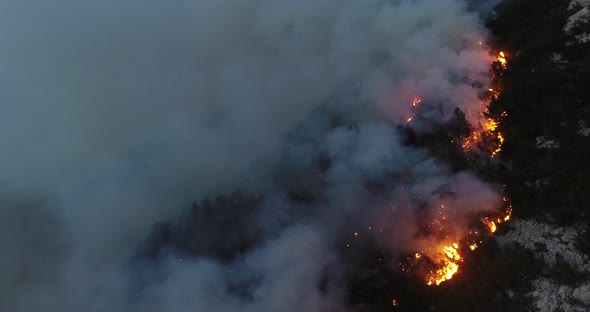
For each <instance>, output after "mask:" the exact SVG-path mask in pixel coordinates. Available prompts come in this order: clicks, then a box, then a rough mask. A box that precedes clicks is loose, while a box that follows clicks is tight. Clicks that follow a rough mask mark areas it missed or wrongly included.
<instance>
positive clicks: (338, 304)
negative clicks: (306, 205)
mask: <svg viewBox="0 0 590 312" xmlns="http://www.w3.org/2000/svg"><path fill="white" fill-rule="evenodd" d="M466 8H467V5H466V3H464V2H463V1H460V0H416V1H401V0H400V1H397V0H391V1H383V0H300V1H292V0H248V1H238V0H182V1H156V0H144V1H140V0H131V1H124V2H122V1H114V0H103V1H90V0H87V1H73V0H72V1H69V0H54V1H43V0H38V1H35V0H19V1H16V0H0V46H1V49H0V107H1V109H2V111H1V112H2V114H0V142H2V146H3V148H2V154H1V156H0V220H1V221H0V222H1V223H0V237H1V239H0V244H1V245H0V248H2V256H1V257H0V276H2V279H1V280H0V310H2V311H15V312H21V311H23V312H24V311H34V310H42V311H80V310H86V311H107V310H110V311H136V310H137V311H185V310H186V311H188V310H190V311H238V310H239V311H242V310H243V311H278V310H281V311H323V310H326V309H328V310H329V309H338V310H341V309H343V308H344V307H343V306H342V305H343V302H344V299H342V297H341V295H342V293H341V292H340V291H339V289H338V287H337V286H332V287H328V290H326V291H319V290H317V284H318V283H319V282H320V280H321V279H322V278H323V277H322V276H323V274H327V273H325V267H326V266H328V265H332V264H334V263H337V261H338V260H337V257H336V256H335V255H334V253H333V252H332V247H333V246H332V241H331V239H332V238H333V237H334V233H333V230H334V229H333V228H330V229H328V228H326V227H325V226H322V225H321V224H317V223H313V222H312V223H306V224H307V225H305V224H299V223H297V224H295V225H292V226H290V227H288V228H287V229H284V228H281V226H277V225H276V224H274V225H273V224H272V223H273V221H272V220H270V221H269V220H267V219H273V218H275V217H276V218H288V216H283V215H282V214H281V213H279V212H277V211H282V209H283V207H281V205H283V201H282V200H281V199H280V198H279V199H277V200H275V201H269V200H267V201H265V203H264V204H265V206H264V209H262V210H261V211H263V212H264V213H262V214H260V215H258V216H257V218H258V219H260V220H263V221H264V222H268V223H269V224H271V225H268V227H272V228H273V230H272V231H270V230H269V232H272V233H273V235H272V238H266V239H264V238H263V239H262V241H263V242H262V243H261V245H260V246H259V247H257V248H255V249H254V250H253V251H251V252H249V253H247V254H245V255H244V256H243V257H241V258H240V259H239V260H235V261H233V262H231V263H218V262H215V261H213V260H210V259H209V260H208V259H205V258H202V259H188V260H185V261H183V262H182V263H180V261H178V259H171V260H169V262H167V263H166V264H162V265H163V266H165V267H166V268H167V269H166V272H167V274H166V277H165V280H164V281H163V282H162V283H160V284H158V285H157V286H151V288H150V289H149V290H146V291H145V292H147V294H145V293H142V294H140V295H133V294H132V293H133V291H132V288H133V287H132V286H131V284H132V282H131V281H130V278H129V276H128V275H127V274H126V273H125V272H124V271H125V270H126V269H124V267H125V264H126V263H127V262H128V260H129V259H130V257H131V256H132V255H133V254H134V253H135V252H136V247H137V246H138V245H139V244H140V242H141V241H142V240H143V239H144V238H145V237H146V236H147V233H148V232H149V230H150V227H151V226H152V225H153V224H154V223H155V222H159V221H163V220H169V219H174V218H176V217H177V216H178V215H179V214H180V213H181V212H182V211H183V209H184V208H185V207H187V205H189V204H190V203H191V201H192V200H194V199H196V198H200V197H202V196H204V195H207V194H210V193H213V192H225V191H229V190H232V189H234V188H241V189H244V190H247V191H256V192H261V191H264V190H268V189H272V188H273V186H272V183H273V181H274V180H273V179H271V173H272V170H273V168H275V166H276V165H278V164H279V160H280V159H281V157H284V156H285V155H283V154H282V153H283V151H284V146H285V145H288V146H291V147H290V148H291V152H292V153H287V154H288V156H289V157H290V158H289V157H288V161H287V162H286V165H287V166H288V167H292V168H297V167H302V168H305V167H306V166H307V165H306V162H307V161H310V160H309V157H310V156H309V155H312V154H311V153H315V152H322V153H325V154H327V155H328V156H329V157H331V158H332V159H333V164H332V167H331V168H330V170H329V171H328V172H327V173H326V181H325V183H326V185H327V186H326V193H327V195H326V202H325V203H324V204H323V205H321V206H322V207H319V208H318V209H324V210H323V211H322V213H318V215H319V214H322V215H327V216H329V218H332V219H334V220H335V221H334V222H335V223H336V224H345V223H348V222H349V221H346V220H345V218H348V217H350V216H355V215H364V214H365V213H364V212H363V210H362V206H363V201H365V200H366V199H367V198H366V197H367V196H366V194H365V195H359V194H361V193H362V192H363V191H362V190H361V188H362V185H361V183H362V180H363V179H364V178H366V177H367V176H369V177H379V176H380V175H382V173H383V172H389V173H396V174H399V175H403V174H405V175H406V176H408V177H411V178H412V179H415V180H416V181H414V182H411V183H410V182H408V183H407V184H408V185H409V186H412V185H413V187H420V185H426V184H425V183H428V181H431V182H432V183H433V185H436V186H433V188H436V187H438V185H440V184H445V183H448V180H449V179H451V180H452V179H454V177H450V176H449V175H450V171H449V170H448V169H447V168H446V167H445V166H444V165H441V164H436V163H435V161H434V160H432V159H431V158H430V157H429V156H428V155H427V153H426V152H424V151H422V150H419V149H413V148H408V147H406V146H404V145H403V144H402V138H401V134H400V133H398V131H397V130H395V128H394V126H395V125H397V124H398V123H400V122H401V121H403V120H405V118H407V117H409V116H410V115H411V114H412V107H411V103H412V99H413V98H414V97H415V96H420V97H422V99H423V103H425V104H424V106H423V110H424V112H423V117H424V118H423V120H424V121H423V124H422V125H420V124H419V123H417V124H416V126H415V127H416V129H417V131H429V130H428V129H430V127H431V126H432V125H433V124H442V123H444V122H446V121H448V120H449V119H450V118H451V116H452V112H453V110H454V108H455V107H460V108H461V109H462V110H463V111H464V112H465V113H466V115H467V118H468V120H470V121H472V122H475V121H477V119H478V118H479V117H478V116H479V114H478V111H477V109H478V108H479V107H478V104H479V99H478V97H477V96H478V95H477V90H476V89H473V88H470V87H469V85H467V84H465V83H464V81H463V80H462V79H463V77H467V76H470V77H479V76H480V75H481V73H485V72H486V71H487V68H488V65H489V63H488V61H487V59H486V56H485V54H484V53H482V51H481V50H480V47H479V46H478V45H477V41H478V40H479V39H481V37H482V36H483V33H482V30H481V27H480V24H479V21H478V17H477V15H475V14H472V13H468V12H467V11H466ZM352 90H355V91H352ZM322 109H323V110H325V111H327V112H329V113H325V111H324V113H322V114H326V115H329V114H332V113H333V114H337V115H340V116H344V118H345V119H346V120H347V121H350V122H353V123H355V124H358V125H360V130H359V131H351V130H350V129H348V130H347V128H346V127H336V128H335V129H325V128H322V127H321V126H320V127H319V128H321V129H318V128H314V127H313V126H312V127H307V128H305V129H304V130H302V131H303V132H305V135H306V139H305V140H306V141H305V143H303V144H293V143H292V142H290V139H289V138H288V137H289V136H288V135H287V134H289V133H292V132H293V129H295V127H296V126H298V125H300V124H302V123H304V122H308V121H310V120H311V121H313V122H315V121H316V120H321V118H323V116H324V115H322V114H320V113H318V111H321V110H322ZM313 122H312V123H313ZM319 123H321V122H319ZM453 181H454V180H453ZM396 183H397V182H396ZM457 183H458V182H457ZM395 185H398V184H395ZM472 185H473V184H472ZM424 187H425V188H426V189H428V187H427V186H424ZM473 191H474V192H475V191H477V192H484V193H486V194H488V195H486V196H488V197H486V198H488V204H489V206H486V207H481V209H482V210H483V209H489V208H490V207H492V206H493V205H494V203H495V201H497V196H496V195H493V192H492V191H491V190H490V189H489V187H488V186H486V185H485V184H483V183H482V184H479V186H478V188H477V190H473ZM396 192H397V191H395V192H392V194H391V195H390V197H391V200H397V201H399V202H400V203H401V202H403V201H404V199H403V197H404V196H405V195H403V194H399V195H398V194H397V193H396ZM466 193H471V190H468V191H466ZM406 195H407V194H406ZM279 197H280V196H279ZM471 203H472V199H469V198H468V199H466V202H465V205H466V206H469V207H471V206H470V205H471ZM406 208H412V205H408V206H407V207H406ZM375 209H378V208H375ZM478 209H479V208H478ZM373 212H374V211H371V212H370V213H369V212H367V214H371V213H373ZM279 215H280V216H279ZM263 221H260V222H263ZM279 223H280V222H279ZM334 228H338V226H334ZM218 230H219V231H231V230H232V229H218ZM394 232H395V231H394ZM398 232H402V231H398ZM404 233H405V232H404ZM210 235H212V236H215V235H217V234H216V233H210ZM397 235H398V236H396V237H398V238H392V241H395V240H400V239H399V237H402V234H397ZM199 239H204V238H199ZM205 239H206V238H205ZM408 244H409V243H408ZM233 279H235V283H237V284H240V283H246V284H248V285H247V286H240V287H238V288H243V287H246V288H248V287H249V288H248V289H249V291H248V293H249V295H248V296H246V297H244V296H240V295H236V294H235V293H232V292H231V291H230V290H228V286H227V285H228V284H231V283H232V281H233ZM336 279H337V278H336ZM332 280H334V278H333V279H332Z"/></svg>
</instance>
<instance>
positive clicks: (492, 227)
mask: <svg viewBox="0 0 590 312" xmlns="http://www.w3.org/2000/svg"><path fill="white" fill-rule="evenodd" d="M484 223H485V224H486V225H487V226H488V229H489V230H490V233H495V232H496V230H497V227H496V222H494V221H490V220H487V219H486V220H484Z"/></svg>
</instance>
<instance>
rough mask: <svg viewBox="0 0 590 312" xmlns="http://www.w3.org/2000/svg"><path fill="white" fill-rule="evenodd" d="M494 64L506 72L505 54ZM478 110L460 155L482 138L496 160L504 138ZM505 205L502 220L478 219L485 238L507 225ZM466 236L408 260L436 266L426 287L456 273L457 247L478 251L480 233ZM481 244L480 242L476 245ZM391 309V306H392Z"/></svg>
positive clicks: (416, 100) (484, 106) (484, 108)
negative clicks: (477, 119) (478, 120)
mask: <svg viewBox="0 0 590 312" xmlns="http://www.w3.org/2000/svg"><path fill="white" fill-rule="evenodd" d="M479 45H482V42H479ZM495 61H496V62H498V63H499V64H500V66H501V67H502V69H506V67H507V55H506V53H504V52H503V51H502V52H499V54H498V56H497V57H496V59H495ZM499 96H500V91H499V90H494V89H492V88H490V89H489V98H490V99H497V98H498V97H499ZM420 102H421V99H420V98H419V97H415V98H414V100H413V102H412V109H413V114H412V116H411V117H409V118H408V119H406V124H408V123H409V122H411V121H412V120H414V118H415V117H416V115H417V114H418V110H417V108H418V104H419V103H420ZM480 104H481V106H482V116H483V118H482V119H483V120H484V121H485V123H484V124H483V125H479V127H477V128H475V129H474V130H473V131H472V133H471V134H470V136H469V137H467V138H465V139H464V140H463V142H462V144H461V147H462V148H463V151H464V152H465V153H467V152H470V151H471V150H473V149H474V148H476V147H480V146H482V145H485V143H488V144H489V143H490V142H488V141H485V138H495V142H493V144H490V145H489V146H487V147H484V148H486V149H487V151H488V152H489V154H490V156H491V157H494V156H496V155H497V154H498V153H500V151H501V150H502V145H503V143H504V136H503V135H502V133H500V132H498V131H497V130H498V125H499V123H500V120H494V119H492V118H490V117H487V116H488V115H489V114H487V112H488V111H487V106H488V105H489V102H488V103H483V102H481V103H480ZM500 116H501V117H506V112H502V113H501V114H500ZM503 201H504V203H505V205H506V206H507V208H506V211H505V215H504V216H503V217H497V218H491V217H489V216H487V217H484V218H483V219H481V222H482V223H483V224H484V225H485V226H486V227H487V229H488V232H489V233H488V234H489V235H493V234H494V233H495V232H496V231H497V229H498V225H499V224H501V223H503V222H507V221H509V220H510V218H511V216H512V205H510V203H509V200H508V198H503ZM441 208H442V209H444V205H441ZM440 215H441V220H434V221H433V224H432V226H433V227H435V228H440V227H442V223H443V222H446V221H447V220H448V219H447V216H446V215H445V214H444V213H443V212H442V211H441V212H440ZM469 234H470V236H469V237H468V238H466V239H464V240H463V241H461V242H453V243H451V244H442V245H441V246H439V247H437V248H434V249H435V250H437V252H435V256H432V255H430V254H429V255H427V254H425V253H424V252H420V253H416V254H415V255H414V258H413V259H411V260H412V261H414V262H417V261H422V260H421V259H423V258H424V257H426V258H428V259H430V261H431V262H432V263H433V264H434V265H435V266H436V269H433V270H429V271H428V272H427V274H426V276H425V281H426V284H427V285H437V286H438V285H440V284H441V283H443V282H445V281H448V280H450V279H452V278H453V276H454V275H455V274H456V273H457V272H458V271H459V266H460V264H461V262H462V261H463V257H462V256H461V254H460V253H459V250H460V248H459V247H460V245H459V244H464V247H465V249H467V250H470V251H474V250H475V249H477V248H478V247H479V245H478V243H477V242H476V241H479V238H480V233H479V232H478V231H471V232H469ZM479 243H482V241H479ZM407 270H409V268H402V271H407ZM394 305H395V304H394Z"/></svg>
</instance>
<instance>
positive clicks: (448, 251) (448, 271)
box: [426, 243, 462, 286]
mask: <svg viewBox="0 0 590 312" xmlns="http://www.w3.org/2000/svg"><path fill="white" fill-rule="evenodd" d="M458 247H459V245H458V244H457V243H454V244H452V246H444V247H443V248H442V253H441V258H440V260H439V262H438V263H437V265H438V267H439V268H438V269H437V270H436V271H430V273H429V274H428V276H427V277H426V284H427V285H433V284H434V285H437V286H438V285H440V284H441V283H442V282H444V281H447V280H450V279H451V278H453V275H455V273H457V271H459V262H461V261H462V259H461V255H459V252H458V251H457V248H458Z"/></svg>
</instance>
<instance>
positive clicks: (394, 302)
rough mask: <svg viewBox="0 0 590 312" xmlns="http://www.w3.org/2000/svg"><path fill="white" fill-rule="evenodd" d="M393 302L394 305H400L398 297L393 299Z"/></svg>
mask: <svg viewBox="0 0 590 312" xmlns="http://www.w3.org/2000/svg"><path fill="white" fill-rule="evenodd" d="M391 304H393V306H394V307H397V306H399V301H398V300H397V299H393V301H392V302H391Z"/></svg>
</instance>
